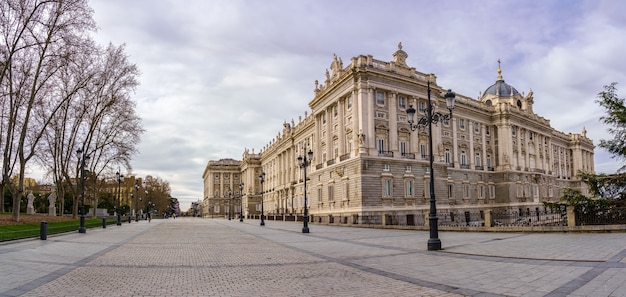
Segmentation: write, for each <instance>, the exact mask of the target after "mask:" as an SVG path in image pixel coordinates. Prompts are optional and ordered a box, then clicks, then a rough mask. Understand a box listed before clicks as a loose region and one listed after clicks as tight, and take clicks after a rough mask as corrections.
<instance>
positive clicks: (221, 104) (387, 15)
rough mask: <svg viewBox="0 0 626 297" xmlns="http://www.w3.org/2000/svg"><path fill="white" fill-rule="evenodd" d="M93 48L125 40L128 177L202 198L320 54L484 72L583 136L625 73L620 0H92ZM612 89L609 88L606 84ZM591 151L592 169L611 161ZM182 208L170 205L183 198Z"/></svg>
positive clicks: (274, 118)
mask: <svg viewBox="0 0 626 297" xmlns="http://www.w3.org/2000/svg"><path fill="white" fill-rule="evenodd" d="M91 5H92V7H94V10H95V15H94V17H95V19H96V22H97V23H98V25H99V26H100V28H101V29H100V31H99V32H98V33H97V35H96V36H95V38H96V39H97V40H98V41H99V42H101V43H104V44H106V43H108V42H109V41H111V42H113V43H114V44H122V43H125V44H126V45H127V47H126V49H127V52H128V54H129V55H130V59H131V60H132V61H134V62H135V63H136V64H137V65H138V66H139V68H140V69H141V72H142V75H141V86H140V87H139V88H138V89H137V93H136V98H135V99H136V100H137V102H138V104H137V111H138V113H139V114H140V116H141V117H142V118H143V123H144V128H145V129H146V133H145V134H144V135H143V136H142V142H141V143H140V145H139V150H140V152H141V154H140V155H139V156H137V158H135V160H133V170H134V172H135V173H137V174H140V175H148V174H150V175H155V176H159V177H161V178H163V179H164V180H167V181H169V182H170V185H171V187H172V191H173V193H172V194H173V196H175V197H178V198H182V199H185V201H186V202H189V201H192V200H193V201H195V200H197V199H202V189H203V186H202V179H201V175H202V172H203V171H204V167H205V165H206V163H207V162H208V161H209V160H215V159H221V158H233V159H240V158H241V154H242V153H243V150H244V148H249V149H253V148H254V149H256V151H259V150H260V149H261V148H262V147H263V146H265V145H266V144H268V143H269V142H270V141H271V139H272V138H273V137H275V136H276V134H277V133H278V132H279V131H281V130H282V123H283V122H284V121H288V122H289V121H291V119H295V120H296V122H297V119H298V117H299V116H303V115H304V112H305V111H308V110H309V108H308V103H309V102H310V100H312V99H313V88H314V81H315V80H320V81H322V80H323V79H324V71H325V69H326V68H329V65H330V62H331V61H332V56H333V54H335V53H336V54H337V55H338V56H339V57H341V58H342V60H343V61H344V65H348V64H349V63H350V59H351V58H352V57H354V56H358V55H362V54H363V55H373V56H374V58H375V59H379V60H384V61H389V60H391V59H392V56H391V55H392V53H393V52H394V51H395V50H396V46H397V44H398V42H402V43H403V45H404V50H405V51H406V52H407V53H408V54H409V57H408V59H407V63H408V64H409V65H410V66H412V67H415V68H416V69H417V70H418V71H421V72H425V73H435V74H436V75H437V76H438V84H439V85H441V86H442V87H444V88H451V89H453V90H454V91H456V92H458V93H460V94H463V95H467V96H470V97H473V98H475V97H476V96H478V94H479V92H482V91H484V90H485V89H486V88H487V87H488V86H490V85H491V84H493V83H494V82H495V79H496V75H497V73H496V69H497V67H498V64H497V62H496V61H497V60H498V59H499V58H500V59H501V61H502V69H503V75H504V78H505V80H506V81H507V83H509V84H511V85H513V86H515V87H516V88H517V89H518V90H519V91H520V92H522V91H523V92H525V93H528V91H530V90H531V89H532V90H533V92H534V94H535V95H534V96H535V112H536V113H537V114H539V115H541V116H543V117H545V118H547V119H550V120H551V124H552V126H553V127H555V128H556V129H559V130H563V131H564V132H566V133H569V132H575V133H579V132H580V131H581V130H582V128H583V126H584V127H586V129H587V130H588V135H589V136H590V137H591V138H593V139H594V141H595V143H597V142H598V140H599V139H603V138H607V137H608V135H607V134H606V129H605V128H604V127H603V126H602V125H601V124H600V123H599V122H598V121H597V120H596V119H597V118H598V117H599V116H600V115H601V114H602V112H603V111H602V110H601V109H600V108H599V107H598V106H597V104H595V103H594V100H595V96H596V94H597V93H598V92H599V91H601V90H602V86H603V85H606V84H609V83H611V82H613V81H617V82H624V81H626V77H625V74H624V72H623V69H625V68H626V67H625V66H626V60H624V59H621V56H622V55H623V53H624V52H626V39H624V38H622V37H621V36H622V35H623V34H621V33H622V32H624V29H625V28H626V18H625V17H624V16H623V14H622V12H623V11H626V9H625V8H626V7H625V4H622V2H620V1H565V0H561V1H530V0H525V1H481V2H479V3H477V2H473V1H455V0H448V1H404V0H399V1H391V2H389V1H374V0H365V1H359V2H355V1H330V0H322V1H306V0H305V1H290V0H281V1H278V0H271V1H251V0H235V1H231V0H216V1H200V0H190V1H185V2H184V4H182V5H181V3H179V2H178V1H173V0H160V1H148V0H136V1H124V0H93V1H92V2H91ZM618 87H619V85H618ZM609 158H610V156H608V155H607V154H606V152H603V151H602V150H599V149H596V167H597V168H602V169H603V170H607V171H611V170H614V169H616V168H617V167H618V166H617V164H615V162H610V159H609ZM184 205H185V204H183V206H184Z"/></svg>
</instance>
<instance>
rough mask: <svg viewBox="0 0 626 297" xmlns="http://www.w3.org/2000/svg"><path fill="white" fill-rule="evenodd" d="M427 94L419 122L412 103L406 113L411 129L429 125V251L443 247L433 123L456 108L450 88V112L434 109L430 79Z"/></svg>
mask: <svg viewBox="0 0 626 297" xmlns="http://www.w3.org/2000/svg"><path fill="white" fill-rule="evenodd" d="M427 86H428V88H427V94H428V105H427V107H426V110H425V111H424V116H423V117H422V118H420V119H419V121H418V122H417V124H415V125H414V124H413V123H415V108H413V106H412V105H409V108H407V110H406V113H407V115H408V117H409V119H408V122H409V125H410V126H411V131H415V130H417V129H418V128H423V127H426V126H428V151H429V153H430V162H429V166H430V167H429V168H430V211H429V214H428V223H429V227H430V238H429V239H428V250H429V251H437V250H440V249H441V240H440V239H439V228H438V226H437V224H438V220H439V218H438V217H437V205H436V200H435V174H434V170H433V159H434V157H433V128H432V124H437V123H438V122H439V121H443V122H445V121H449V120H450V118H451V117H452V109H454V97H455V94H454V93H453V92H452V90H448V92H447V93H446V94H445V95H444V98H445V99H446V106H447V108H448V110H449V111H450V113H448V114H442V113H440V112H434V111H433V105H432V103H431V100H430V81H428V84H427Z"/></svg>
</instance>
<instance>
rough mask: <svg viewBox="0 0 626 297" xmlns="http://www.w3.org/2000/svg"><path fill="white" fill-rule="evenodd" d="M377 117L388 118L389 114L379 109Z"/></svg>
mask: <svg viewBox="0 0 626 297" xmlns="http://www.w3.org/2000/svg"><path fill="white" fill-rule="evenodd" d="M376 117H377V118H379V119H386V118H387V114H386V113H384V112H379V111H377V112H376Z"/></svg>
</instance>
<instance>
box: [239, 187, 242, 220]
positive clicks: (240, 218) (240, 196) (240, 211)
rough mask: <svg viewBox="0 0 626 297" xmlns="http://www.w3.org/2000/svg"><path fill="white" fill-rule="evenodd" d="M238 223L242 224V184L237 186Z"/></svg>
mask: <svg viewBox="0 0 626 297" xmlns="http://www.w3.org/2000/svg"><path fill="white" fill-rule="evenodd" d="M239 222H243V183H240V184H239Z"/></svg>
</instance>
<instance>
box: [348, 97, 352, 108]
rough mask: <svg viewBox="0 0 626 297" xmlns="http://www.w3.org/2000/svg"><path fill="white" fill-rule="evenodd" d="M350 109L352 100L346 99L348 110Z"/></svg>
mask: <svg viewBox="0 0 626 297" xmlns="http://www.w3.org/2000/svg"><path fill="white" fill-rule="evenodd" d="M351 108H352V98H348V109H351Z"/></svg>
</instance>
